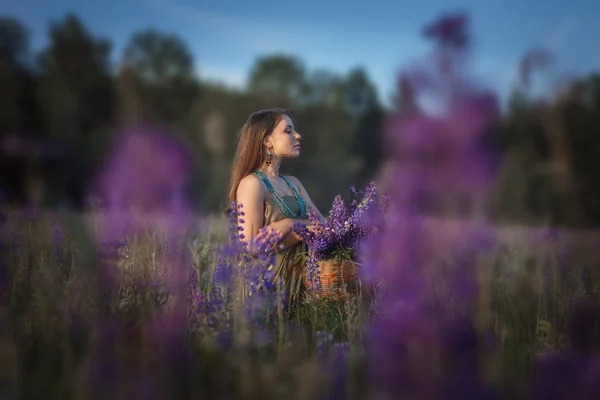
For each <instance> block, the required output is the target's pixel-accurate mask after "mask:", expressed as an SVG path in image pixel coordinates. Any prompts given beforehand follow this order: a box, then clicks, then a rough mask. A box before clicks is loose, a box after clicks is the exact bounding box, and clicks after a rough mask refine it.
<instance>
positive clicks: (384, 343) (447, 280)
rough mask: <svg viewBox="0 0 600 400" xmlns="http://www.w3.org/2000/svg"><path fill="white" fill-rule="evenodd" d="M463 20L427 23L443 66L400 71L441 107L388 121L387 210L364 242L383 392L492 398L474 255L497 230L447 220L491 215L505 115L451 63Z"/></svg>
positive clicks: (375, 360)
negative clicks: (492, 136)
mask: <svg viewBox="0 0 600 400" xmlns="http://www.w3.org/2000/svg"><path fill="white" fill-rule="evenodd" d="M466 27H467V20H466V18H465V17H464V16H462V15H458V16H447V17H444V18H442V19H440V20H438V21H437V22H435V23H434V24H432V25H431V26H430V27H428V28H427V29H426V35H427V36H428V37H431V38H433V39H434V40H436V42H437V47H436V49H435V51H436V52H437V53H438V56H439V58H440V59H444V63H441V64H439V65H437V69H434V70H433V71H429V70H428V69H418V70H417V71H416V73H415V72H411V74H416V75H415V76H414V79H413V78H411V77H410V75H409V76H408V78H407V77H406V75H404V76H403V77H402V81H403V82H404V84H406V82H412V81H415V82H417V81H418V82H419V85H420V86H416V87H414V90H415V93H416V95H417V96H418V95H419V93H420V91H425V90H427V91H429V93H428V94H429V95H434V96H435V97H436V98H437V99H438V100H442V103H443V104H444V108H443V111H442V112H441V113H440V114H438V115H436V116H430V115H426V114H423V113H420V112H412V113H409V114H406V113H400V112H399V113H397V115H394V116H392V118H391V119H390V120H389V124H388V130H387V133H388V141H389V144H390V146H389V148H390V149H391V154H390V160H389V161H390V164H391V167H390V169H389V170H388V171H389V174H388V175H386V177H385V179H386V182H385V184H386V186H387V188H386V191H387V193H388V194H389V195H390V205H389V210H388V211H387V216H386V218H385V220H384V223H383V225H382V227H381V229H380V230H379V231H378V232H377V234H376V236H375V238H374V239H373V240H370V241H369V242H368V243H367V244H366V245H365V246H364V247H363V249H362V255H363V258H364V265H365V267H364V269H363V270H364V272H363V275H362V277H363V279H364V280H365V281H367V282H371V283H373V282H377V281H383V282H384V285H385V289H384V292H383V293H382V297H381V302H380V305H381V310H380V313H379V315H378V316H377V317H376V318H375V320H374V322H373V325H372V326H371V327H370V329H369V336H368V337H369V340H368V346H369V360H370V362H369V366H370V373H369V375H370V377H371V379H372V381H371V383H372V387H373V388H376V389H375V392H376V393H375V394H376V397H378V398H390V399H391V398H399V397H403V395H405V396H408V397H410V398H451V397H452V398H469V399H471V398H478V399H482V398H489V397H488V396H489V393H488V391H487V390H486V388H485V387H484V384H483V383H482V382H483V380H482V379H481V378H480V376H479V367H478V365H477V362H476V360H477V357H476V356H475V354H476V353H477V351H478V349H479V347H480V345H479V341H480V339H479V334H478V332H477V331H476V330H475V327H474V325H473V324H474V318H473V316H474V313H473V311H474V310H473V308H474V305H475V301H476V300H477V282H476V279H477V271H476V264H475V262H474V259H475V257H474V256H475V255H476V254H477V252H478V251H481V250H482V246H484V245H485V246H487V245H489V244H490V243H493V240H491V241H490V240H489V239H490V238H492V239H493V234H491V235H490V233H492V232H491V231H490V230H489V229H486V227H485V224H481V223H477V222H467V221H463V222H461V223H460V229H459V230H458V232H457V231H456V230H455V229H454V228H453V225H452V223H451V220H450V219H449V218H448V217H449V216H450V215H452V216H456V215H463V216H467V217H470V218H472V217H473V216H478V217H481V216H485V213H483V212H481V208H480V206H481V203H483V204H484V205H485V202H486V200H487V196H488V193H489V188H490V187H491V185H492V184H493V181H494V172H495V171H494V168H495V165H494V161H493V159H490V154H489V148H488V147H486V145H485V134H486V132H487V130H488V129H490V127H491V126H493V123H494V122H495V120H496V118H497V117H498V115H499V111H498V105H497V101H496V99H495V97H494V96H492V95H491V94H489V92H488V91H485V90H481V89H479V88H477V87H476V85H474V84H471V83H470V81H469V79H468V78H467V77H466V76H463V74H460V73H458V71H459V69H448V68H447V67H448V65H451V64H452V63H453V62H454V59H455V58H461V57H462V55H464V53H465V52H466V51H467V50H468V49H467V44H468V42H469V40H468V39H469V38H468V34H467V31H466ZM465 208H466V210H465ZM482 233H483V236H482ZM482 237H483V238H484V239H485V240H484V241H482V240H481V238H482ZM441 254H443V257H444V258H443V259H440V258H439V257H440V255H441ZM448 265H451V266H452V268H447V267H446V266H448ZM432 279H436V280H442V281H443V282H444V284H445V286H446V287H444V288H443V289H440V290H442V292H441V293H438V294H437V296H438V297H437V298H435V299H432V298H430V297H428V295H427V294H428V292H429V289H430V285H429V283H430V282H431V280H432ZM440 299H441V300H440ZM450 316H452V317H450Z"/></svg>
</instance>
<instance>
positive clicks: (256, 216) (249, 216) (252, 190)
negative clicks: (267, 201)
mask: <svg viewBox="0 0 600 400" xmlns="http://www.w3.org/2000/svg"><path fill="white" fill-rule="evenodd" d="M264 196H265V193H264V188H263V185H262V182H261V181H260V178H258V177H257V176H254V175H248V176H246V177H245V178H244V179H242V180H241V182H240V184H239V186H238V189H237V193H236V197H237V203H238V205H239V204H241V205H242V210H241V211H243V212H244V215H243V216H240V219H241V220H242V221H243V222H240V221H238V226H239V227H240V228H241V230H240V232H239V233H240V234H241V235H243V237H242V238H241V240H242V241H243V242H245V243H246V245H247V246H248V251H249V252H250V254H254V253H255V251H256V249H255V248H254V246H253V243H254V239H255V237H256V234H257V233H258V231H259V230H260V228H262V226H263V219H264V216H263V214H264Z"/></svg>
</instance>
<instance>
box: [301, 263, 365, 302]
mask: <svg viewBox="0 0 600 400" xmlns="http://www.w3.org/2000/svg"><path fill="white" fill-rule="evenodd" d="M318 264H319V271H320V273H319V282H320V285H319V292H318V295H319V297H326V298H330V299H333V300H344V299H346V298H347V297H348V296H353V295H357V294H358V293H359V292H360V281H359V278H358V273H357V272H356V263H354V262H352V261H346V260H344V261H337V260H325V261H319V263H318ZM306 277H307V276H306V271H305V273H304V284H305V286H306V287H307V288H308V291H309V293H314V289H313V286H314V285H313V284H309V283H308V281H307V279H306Z"/></svg>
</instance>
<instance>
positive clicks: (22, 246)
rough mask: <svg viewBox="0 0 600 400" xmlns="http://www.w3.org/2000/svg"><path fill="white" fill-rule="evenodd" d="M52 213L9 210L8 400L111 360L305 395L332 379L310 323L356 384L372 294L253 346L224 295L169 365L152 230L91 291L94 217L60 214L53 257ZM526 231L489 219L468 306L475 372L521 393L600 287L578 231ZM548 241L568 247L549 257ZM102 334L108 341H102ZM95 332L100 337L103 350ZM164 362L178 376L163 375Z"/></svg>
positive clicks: (230, 387)
mask: <svg viewBox="0 0 600 400" xmlns="http://www.w3.org/2000/svg"><path fill="white" fill-rule="evenodd" d="M54 220H55V218H54V217H52V216H47V215H45V216H43V217H42V218H40V219H39V220H35V221H31V220H29V221H27V220H23V219H22V218H20V217H19V214H17V213H9V215H8V219H7V224H6V225H7V228H6V229H5V241H6V242H7V243H8V244H9V246H8V247H7V252H6V254H5V256H4V258H5V262H6V263H7V265H8V268H9V272H10V276H11V280H10V285H9V287H8V288H7V290H6V292H5V296H6V297H5V300H4V303H2V307H1V314H0V342H1V345H0V382H1V383H2V385H0V388H2V387H4V388H5V389H4V390H5V392H4V393H8V394H10V393H12V394H13V396H14V397H13V398H18V397H17V395H19V396H24V397H28V398H37V397H43V398H61V399H79V398H82V399H83V398H90V397H93V395H98V394H99V393H101V390H103V389H102V388H101V387H100V388H99V387H98V386H94V384H93V382H94V381H93V379H94V376H97V372H94V371H95V370H94V368H96V367H97V366H98V365H101V363H102V360H103V357H104V356H110V355H112V356H111V357H109V360H111V362H112V363H113V364H110V365H112V366H113V367H114V368H117V370H116V371H117V372H118V371H122V372H123V373H124V374H125V372H126V371H138V375H139V376H142V377H143V376H151V377H152V378H151V379H150V381H151V382H152V385H155V387H154V389H152V390H154V391H157V393H159V394H161V393H162V395H163V396H165V397H166V396H170V395H173V394H174V393H177V396H179V397H185V398H188V397H189V398H192V397H193V398H198V397H201V396H212V397H214V398H223V397H224V398H232V397H244V398H257V399H258V398H261V399H262V398H298V399H304V398H306V399H309V398H314V396H315V395H316V394H318V393H325V391H327V390H329V388H330V384H331V377H330V375H329V372H328V370H324V369H323V367H322V365H321V364H320V363H319V359H318V358H317V356H316V354H315V348H316V342H315V340H316V339H315V337H316V335H315V333H316V332H317V331H324V332H330V333H332V334H333V337H334V341H335V342H340V343H342V342H348V343H349V344H350V355H349V357H350V358H349V359H350V362H349V365H348V374H350V375H349V376H350V379H349V380H348V382H349V383H348V386H347V390H348V393H349V396H348V397H349V398H363V397H364V395H365V394H366V393H367V390H368V386H367V382H366V378H365V376H366V374H365V371H366V368H367V365H366V363H365V357H364V355H365V351H366V350H365V347H364V346H363V343H364V341H363V339H364V337H365V333H366V329H367V328H368V326H369V323H370V321H371V318H372V316H373V315H374V313H375V310H377V308H378V306H379V303H378V299H377V298H374V299H371V301H370V302H364V301H361V300H360V299H359V300H354V301H352V302H341V303H340V302H330V301H327V300H319V301H307V302H305V303H303V304H301V305H300V306H299V307H297V309H295V311H294V313H293V314H292V315H284V314H283V313H281V312H279V313H276V314H277V315H276V319H275V321H274V322H273V323H272V324H271V325H270V326H269V327H268V329H267V330H268V332H270V333H271V334H272V338H273V339H272V340H271V341H268V342H267V343H266V344H264V345H256V344H252V342H251V340H250V338H251V337H252V335H253V334H255V333H256V332H255V331H253V330H254V329H255V326H254V325H253V324H252V323H251V322H249V321H248V320H246V319H245V318H244V316H243V313H242V312H241V311H240V309H241V305H240V304H239V302H238V301H237V300H236V297H235V293H234V296H232V300H231V301H229V302H227V303H226V304H224V305H223V306H222V307H221V308H219V309H218V312H217V313H216V314H215V318H214V319H212V320H210V321H209V320H208V318H204V319H201V321H199V322H196V323H194V324H192V323H190V321H189V320H188V323H187V324H186V326H185V332H184V334H185V338H186V340H187V346H188V349H190V350H191V353H192V357H191V359H186V361H180V360H179V361H177V360H175V361H174V360H173V359H177V357H175V356H174V355H173V354H171V353H172V350H170V348H169V347H165V346H166V345H165V343H167V342H168V341H167V340H166V337H165V335H168V333H165V332H166V330H165V329H164V328H165V325H168V324H169V321H177V320H176V319H169V318H171V317H170V315H171V314H170V313H171V311H170V310H173V309H174V308H173V307H176V305H177V304H181V302H187V299H186V298H183V297H179V298H178V297H176V296H174V295H173V291H172V288H170V287H169V284H168V282H170V280H169V276H170V270H169V265H170V264H169V263H168V262H166V257H165V247H164V246H163V242H164V241H163V237H162V234H161V232H160V231H158V230H156V229H153V228H148V229H146V230H144V231H143V232H140V233H139V234H138V235H136V236H135V237H130V238H129V245H128V246H127V248H126V249H124V250H121V251H120V253H119V254H118V255H117V254H115V255H114V257H113V258H112V261H111V265H112V266H113V275H112V277H113V279H114V282H116V285H117V287H116V289H115V290H112V291H110V292H108V293H104V292H103V291H102V290H100V289H101V288H100V287H99V285H98V282H97V279H96V278H97V273H98V268H99V267H100V264H99V262H98V259H97V258H96V257H94V256H93V253H92V252H91V250H93V249H95V247H96V245H95V244H94V242H93V241H92V240H91V236H89V235H88V233H90V232H92V233H93V232H94V230H95V229H96V228H97V226H98V224H97V223H96V216H86V217H85V218H82V217H81V216H70V217H68V218H66V219H65V218H63V219H61V221H62V222H63V224H64V226H65V228H66V237H65V240H64V241H63V242H62V245H61V248H62V249H63V251H64V257H63V258H62V260H59V258H57V256H56V252H55V246H54V245H53V227H54V224H55V222H54ZM207 221H208V222H205V224H204V225H203V226H202V228H201V229H199V230H198V232H197V233H195V234H192V235H190V236H188V237H187V239H186V241H185V242H183V243H182V246H183V247H184V248H185V255H186V258H185V262H189V263H190V264H191V265H192V266H193V267H194V268H195V269H196V271H197V272H198V281H199V285H200V288H201V291H202V292H203V293H209V292H210V290H211V284H212V279H211V278H212V273H213V271H214V267H215V262H216V256H215V246H216V245H217V244H218V243H220V242H223V241H224V240H226V233H225V231H224V230H223V229H222V222H223V221H222V220H220V219H210V220H207ZM86 226H87V228H85V227H86ZM526 232H527V230H526V229H525V228H501V229H500V234H499V235H498V246H497V247H496V250H495V251H493V252H489V253H487V254H483V255H481V257H479V259H478V261H477V262H478V267H477V271H478V277H477V279H478V285H479V293H478V296H479V298H478V301H477V303H476V307H475V310H474V311H473V312H474V313H473V316H474V318H475V319H476V323H477V325H478V326H479V327H480V328H481V329H482V331H483V330H484V329H488V330H491V331H492V332H493V333H494V334H495V336H496V337H497V338H498V342H499V348H498V349H497V351H496V352H489V353H482V357H483V358H484V360H483V361H484V362H483V364H482V366H483V368H484V369H485V376H486V379H487V380H488V381H489V382H492V383H495V384H498V385H500V386H502V387H504V388H507V390H509V391H510V392H511V393H514V394H515V395H517V394H519V393H520V394H523V393H524V391H526V389H527V388H528V384H529V381H530V376H531V372H532V368H533V365H534V362H535V360H536V357H537V356H538V355H539V354H540V353H542V352H546V351H558V350H560V349H562V348H564V347H565V346H566V345H567V343H566V337H565V329H566V323H567V320H568V317H569V315H570V312H571V310H572V306H573V304H574V302H575V301H576V300H578V299H583V298H588V299H590V298H591V299H594V300H597V299H598V292H599V288H600V276H599V272H597V270H596V268H595V266H596V265H597V255H596V253H597V252H596V249H595V247H596V245H595V239H594V236H593V235H592V234H591V233H586V232H561V233H559V234H558V236H557V237H556V238H553V239H546V240H542V241H541V242H539V243H534V242H532V241H531V240H529V239H528V236H527V235H526ZM561 247H563V248H565V249H569V250H570V252H568V253H566V254H564V255H562V254H561V252H560V251H559V249H560V248H561ZM443 249H444V246H440V251H439V254H436V255H435V257H432V258H431V265H428V266H427V267H426V268H427V273H428V274H429V275H428V276H429V277H430V281H429V282H430V287H431V291H430V295H432V296H437V299H438V300H439V301H440V302H441V303H443V304H446V305H449V309H450V308H452V302H453V298H452V297H451V294H449V293H450V292H448V290H447V288H446V287H445V285H446V282H445V280H444V278H443V277H444V276H445V275H444V268H447V266H446V267H444V266H445V265H446V264H448V265H450V264H452V263H451V262H449V260H448V259H445V257H447V256H448V254H451V252H450V251H449V252H448V253H445V251H444V250H443ZM446 249H447V248H446ZM447 250H448V249H447ZM169 251H171V252H172V251H173V249H170V250H169ZM561 266H563V267H561ZM149 282H152V283H153V284H151V285H150V284H148V283H149ZM178 302H180V303H178ZM107 318H113V319H116V320H118V321H119V322H120V324H121V325H120V326H121V328H122V329H121V330H119V329H117V330H114V331H111V330H110V329H109V327H110V326H109V325H108V323H107V322H106V321H108V320H107ZM173 318H175V317H173ZM227 326H229V327H231V328H232V337H231V343H232V345H231V346H230V347H227V348H226V349H220V348H219V346H218V344H219V343H220V340H221V338H220V337H219V332H220V331H221V330H222V328H223V327H227ZM157 327H158V328H160V329H156V328H157ZM99 328H102V329H99ZM157 332H160V333H157ZM107 334H111V335H112V336H109V337H112V339H106V336H103V335H107ZM161 335H162V336H161ZM107 341H108V343H110V346H109V347H108V348H106V347H103V345H102V343H105V342H107ZM420 345H421V346H427V343H421V344H420ZM173 371H178V372H177V373H176V374H175V376H173V374H174V372H173ZM123 376H124V378H122V379H116V381H117V382H119V384H118V385H117V386H116V387H111V388H110V390H111V394H110V395H109V394H106V396H107V397H109V398H121V397H123V398H125V397H127V396H129V395H130V394H131V393H133V394H131V395H132V396H134V394H135V395H136V396H137V395H139V396H141V397H143V396H142V395H141V393H142V388H143V387H144V385H147V384H148V383H144V381H143V380H141V381H138V380H136V379H137V378H134V375H131V374H128V375H123ZM139 376H138V377H139ZM140 379H141V378H140ZM100 386H102V385H100ZM174 386H175V388H174ZM104 389H106V390H108V388H104ZM7 396H8V395H7ZM134 397H135V396H134ZM159 397H161V396H160V395H159ZM8 398H11V397H10V396H9V397H8Z"/></svg>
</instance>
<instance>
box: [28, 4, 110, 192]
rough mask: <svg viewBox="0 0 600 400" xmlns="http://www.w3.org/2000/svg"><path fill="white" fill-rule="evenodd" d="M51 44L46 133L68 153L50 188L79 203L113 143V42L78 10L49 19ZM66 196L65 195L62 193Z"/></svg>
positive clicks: (45, 73)
mask: <svg viewBox="0 0 600 400" xmlns="http://www.w3.org/2000/svg"><path fill="white" fill-rule="evenodd" d="M48 36H49V45H48V47H47V48H46V49H45V50H43V51H42V52H41V53H40V55H39V58H38V61H39V67H40V74H41V76H40V82H39V88H38V94H39V106H40V109H41V110H42V115H43V120H44V133H45V135H46V136H47V137H48V138H49V139H52V140H55V141H59V142H60V143H61V144H62V145H63V146H64V147H65V153H66V154H67V155H68V157H67V158H66V159H63V164H62V166H61V167H60V170H59V171H54V172H52V180H51V181H50V182H49V185H48V187H50V188H52V190H56V191H58V192H62V193H61V195H64V194H65V193H68V194H69V197H70V198H71V199H74V200H75V201H77V202H79V201H81V200H82V198H83V196H84V192H85V190H86V188H85V183H86V182H88V181H89V179H90V177H91V174H92V171H93V170H94V167H95V165H94V164H95V163H96V162H99V161H100V160H101V159H102V155H103V149H104V148H106V146H107V145H108V140H109V135H108V134H107V133H106V129H107V127H108V126H109V124H110V123H111V120H112V117H113V81H112V77H111V75H110V61H109V56H110V50H111V46H110V43H109V42H108V41H107V40H105V39H102V38H95V37H93V35H92V34H91V33H90V32H89V31H88V30H87V29H86V28H85V26H84V25H83V23H82V22H81V21H80V20H79V18H78V17H77V16H75V15H74V14H67V15H66V16H65V17H64V18H63V19H62V20H59V21H56V22H53V23H51V24H50V28H49V31H48ZM61 197H62V196H61Z"/></svg>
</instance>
